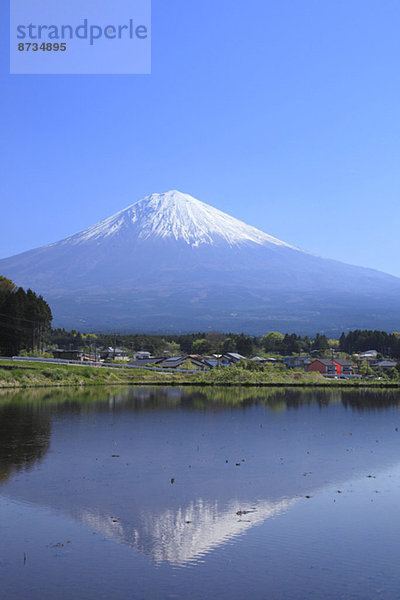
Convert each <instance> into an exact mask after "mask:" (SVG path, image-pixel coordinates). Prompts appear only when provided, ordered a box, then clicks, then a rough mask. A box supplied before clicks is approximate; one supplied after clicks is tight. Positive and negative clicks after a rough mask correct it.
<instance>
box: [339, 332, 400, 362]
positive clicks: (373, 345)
mask: <svg viewBox="0 0 400 600" xmlns="http://www.w3.org/2000/svg"><path fill="white" fill-rule="evenodd" d="M339 348H340V350H341V351H342V352H346V353H347V354H354V353H355V352H357V353H359V352H365V351H366V350H377V351H378V352H380V353H381V354H383V355H385V356H391V357H392V358H400V333H396V332H395V333H386V331H369V330H361V329H356V330H355V331H350V332H349V333H348V334H347V335H346V334H344V333H342V335H341V336H340V339H339Z"/></svg>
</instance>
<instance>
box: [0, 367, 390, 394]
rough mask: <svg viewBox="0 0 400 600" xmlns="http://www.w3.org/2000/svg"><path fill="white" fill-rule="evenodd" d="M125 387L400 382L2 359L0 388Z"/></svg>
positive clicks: (280, 371) (234, 369)
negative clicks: (194, 371)
mask: <svg viewBox="0 0 400 600" xmlns="http://www.w3.org/2000/svg"><path fill="white" fill-rule="evenodd" d="M122 384H125V385H126V384H128V385H215V386H230V385H232V386H322V387H328V386H329V387H331V386H341V387H349V386H351V387H360V386H362V387H378V388H381V387H391V388H396V387H397V388H400V382H389V381H373V380H370V381H365V380H364V381H359V380H355V381H352V380H327V379H325V378H324V377H322V375H320V374H319V373H307V372H304V371H296V370H286V369H277V368H276V367H271V368H269V369H267V370H260V371H255V370H254V371H253V370H247V369H243V368H240V367H226V368H222V369H213V370H210V371H207V372H205V373H195V374H193V373H158V372H154V371H147V370H142V369H128V368H127V369H123V368H122V369H111V368H107V367H98V368H96V367H85V366H82V367H81V366H72V365H58V364H43V363H36V362H23V363H22V362H16V361H11V360H10V361H7V360H0V389H6V388H28V387H50V386H52V387H54V386H56V387H61V386H85V385H122Z"/></svg>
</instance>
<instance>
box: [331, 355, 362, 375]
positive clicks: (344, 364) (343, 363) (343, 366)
mask: <svg viewBox="0 0 400 600" xmlns="http://www.w3.org/2000/svg"><path fill="white" fill-rule="evenodd" d="M332 362H333V363H335V365H336V367H337V374H338V375H355V373H356V367H354V366H353V365H352V364H351V362H350V361H349V360H345V359H337V358H333V359H332Z"/></svg>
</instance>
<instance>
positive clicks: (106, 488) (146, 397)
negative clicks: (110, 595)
mask: <svg viewBox="0 0 400 600" xmlns="http://www.w3.org/2000/svg"><path fill="white" fill-rule="evenodd" d="M102 393H103V394H104V390H103V392H102ZM47 394H49V393H48V392H47ZM236 394H237V393H236ZM245 394H246V396H245V397H243V396H242V397H240V396H238V395H236V396H235V395H234V394H233V402H232V403H229V391H228V392H227V393H226V394H225V395H224V394H221V395H220V396H219V399H218V400H216V401H214V402H213V401H212V398H210V396H208V397H207V395H204V394H202V392H201V391H200V392H198V391H194V392H193V391H191V390H183V391H182V390H179V389H173V390H171V393H169V392H168V391H166V390H161V391H159V392H157V393H156V392H155V391H154V390H148V389H140V390H128V389H126V390H124V391H122V392H114V391H113V392H112V393H111V394H108V393H107V394H105V395H103V397H102V398H101V401H100V400H99V401H98V402H96V403H94V404H93V402H86V403H85V402H83V401H82V398H81V401H80V402H79V403H78V402H72V401H71V397H69V396H67V397H66V398H64V400H65V401H66V402H65V401H63V399H62V397H61V399H60V397H59V396H58V397H57V395H55V396H54V397H53V396H52V395H51V394H50V395H49V397H48V398H47V401H46V402H41V401H40V396H36V400H35V402H32V403H29V402H25V403H24V402H21V396H19V401H18V402H12V401H4V400H3V402H2V403H0V434H1V435H0V498H2V500H1V515H2V518H3V523H5V522H7V520H8V519H12V520H13V522H14V523H15V525H14V530H13V536H12V535H11V530H10V529H7V527H6V528H4V526H3V530H2V531H0V533H1V535H2V536H3V534H4V536H5V537H3V540H6V539H7V540H8V541H7V543H8V544H9V546H7V547H8V548H9V549H10V548H11V550H9V551H10V552H11V553H12V548H14V546H15V549H16V545H17V540H18V539H19V536H22V537H23V538H24V539H26V529H28V530H29V529H31V528H33V527H34V523H35V522H36V521H37V523H39V522H40V534H37V535H38V536H39V537H42V536H46V535H47V538H48V540H49V541H51V540H53V541H57V540H55V539H54V534H53V533H52V531H53V529H54V530H55V529H57V528H59V527H61V528H64V527H68V528H69V529H71V527H72V529H73V531H74V532H75V533H74V536H75V537H74V539H77V538H81V539H83V538H84V537H85V535H86V534H84V532H85V531H86V532H91V535H93V534H94V533H95V534H96V536H95V538H93V540H96V544H94V541H93V542H90V539H89V541H88V540H86V542H85V543H86V546H85V545H84V544H83V542H82V552H83V547H85V552H86V553H88V552H89V553H91V552H93V553H95V554H96V557H97V559H96V560H97V561H98V562H97V563H96V567H94V566H93V569H95V570H96V569H99V570H100V571H101V569H102V566H103V568H106V564H107V561H108V560H109V558H110V557H109V553H110V549H108V550H107V551H104V554H102V553H101V552H100V548H101V546H99V545H98V543H99V538H100V539H102V540H104V542H103V543H106V542H107V543H111V544H114V546H115V545H117V546H118V547H119V548H121V552H132V551H134V552H135V557H136V558H135V561H136V562H135V565H137V568H139V566H138V565H140V569H142V570H143V569H144V566H143V563H142V562H141V561H140V560H139V558H138V557H139V556H141V557H142V559H144V560H148V559H149V558H150V559H151V560H150V563H146V564H147V565H148V566H147V567H146V568H149V569H150V564H153V565H154V567H153V568H155V567H157V568H161V566H162V565H165V566H168V565H169V566H179V567H183V566H196V568H200V565H201V564H203V565H204V568H209V569H212V565H213V564H214V563H215V561H217V560H218V557H219V556H221V557H222V556H224V555H225V554H226V553H228V555H229V559H227V560H229V561H232V563H233V562H235V560H239V554H240V556H241V558H242V560H244V561H249V560H250V561H252V564H253V566H252V577H254V578H255V581H258V580H260V578H262V577H261V575H262V573H264V571H263V570H262V568H261V566H260V563H259V562H258V559H256V558H255V557H254V551H255V550H254V549H255V547H257V552H258V553H259V555H260V557H262V556H264V555H265V553H268V560H270V561H272V562H271V564H273V562H274V553H275V550H276V552H277V556H278V555H279V548H280V546H281V545H284V546H285V544H286V546H285V551H286V553H292V554H293V553H294V551H295V550H294V549H295V548H297V552H298V553H299V554H293V556H292V560H293V561H294V562H296V561H298V560H304V557H307V556H309V554H310V552H316V553H317V554H318V561H319V562H320V563H321V564H322V563H324V560H325V549H326V548H329V552H331V553H332V552H333V553H334V552H335V550H336V549H337V548H338V547H339V546H340V545H341V544H342V542H341V541H340V538H339V537H338V536H339V532H341V535H342V537H343V538H344V539H347V538H348V536H350V539H347V545H348V547H347V549H346V552H349V551H350V549H351V548H353V549H354V548H356V549H357V551H358V552H360V553H361V554H365V552H366V550H365V547H368V544H367V545H366V542H365V540H363V537H362V536H363V535H364V532H365V531H366V530H369V534H370V537H371V539H374V540H375V542H374V543H375V544H379V540H378V538H377V532H376V531H374V523H378V522H379V523H380V527H381V528H382V531H383V530H384V529H385V528H386V527H387V519H389V518H391V519H393V518H394V516H393V515H394V513H395V512H397V505H398V500H399V498H398V491H397V490H398V489H399V488H398V483H399V479H400V474H399V471H400V467H399V461H400V452H399V449H400V437H399V436H400V433H399V431H397V430H396V428H397V427H399V428H400V417H399V413H398V409H397V402H398V399H399V398H398V395H396V394H393V393H392V394H391V395H389V396H385V395H384V394H383V395H382V396H379V394H375V395H372V396H371V395H370V396H368V397H367V398H366V402H365V403H364V404H363V403H362V402H361V400H362V397H361V396H360V394H350V393H348V394H346V393H344V394H343V395H341V393H340V392H337V391H336V392H335V393H334V394H332V393H330V394H329V393H328V394H327V395H325V396H324V394H321V393H320V392H319V393H318V394H316V395H315V394H314V393H313V392H302V393H298V392H293V393H290V392H289V393H287V395H286V396H285V394H284V393H282V392H280V393H277V394H275V395H274V394H270V393H269V394H266V397H265V398H263V395H262V394H260V393H259V391H258V392H257V393H255V395H253V397H252V396H251V393H249V390H247V391H245ZM38 398H39V401H38ZM380 399H381V400H382V401H381V402H380ZM86 400H87V398H86ZM0 402H1V401H0ZM369 476H371V477H369ZM306 496H311V497H310V498H309V499H307V498H306ZM375 506H376V508H375ZM332 507H333V508H332ZM379 507H380V508H379ZM377 511H378V513H377ZM382 511H383V513H384V514H385V518H386V520H385V519H384V520H383V521H382V519H383V517H382ZM28 514H29V515H30V516H29V518H28ZM328 514H329V517H327V516H326V515H328ZM15 515H19V516H18V518H16V517H15ZM24 515H25V516H24ZM60 518H62V519H64V520H65V521H64V522H62V523H63V524H62V525H60V521H59V519H60ZM25 519H26V520H27V522H28V523H29V525H28V526H27V525H26V521H25ZM53 521H54V523H53ZM72 522H74V523H75V525H74V526H72V525H71V523H72ZM22 523H24V526H22ZM55 523H57V525H55ZM317 525H318V528H319V529H318V531H320V532H323V533H320V534H319V533H318V531H317V530H316V527H317ZM76 527H80V530H79V531H80V533H77V529H76ZM0 528H1V525H0ZM8 533H9V534H10V537H9V539H8V537H7V535H8ZM399 534H400V532H399ZM63 535H64V534H63ZM68 535H69V534H67V533H66V534H65V537H67V536H68ZM385 535H386V539H388V538H389V537H390V533H387V532H386V534H385ZM302 536H306V537H310V539H313V548H314V550H312V549H310V547H309V546H308V545H307V544H306V546H305V547H304V548H302V547H301V543H300V540H301V538H302ZM313 536H314V537H313ZM351 536H353V537H351ZM85 539H86V538H85ZM285 540H286V542H285ZM361 540H363V541H361ZM64 541H65V540H64ZM289 541H290V548H289V546H288V545H287V544H289ZM93 544H94V545H93ZM296 544H297V545H298V547H297V546H296ZM44 545H45V546H46V547H49V548H51V544H50V545H49V543H46V544H44ZM71 548H72V545H71V546H68V550H67V549H66V546H62V547H60V548H59V549H58V550H57V552H58V554H57V556H58V555H60V556H61V555H62V556H67V552H69V553H70V554H71V556H76V557H78V556H79V552H80V550H79V549H78V548H77V546H76V545H75V546H74V547H73V550H71ZM124 548H125V550H123V549H124ZM236 548H237V550H236ZM18 551H20V550H18ZM54 552H55V550H54ZM112 552H114V550H113V551H112ZM271 552H272V554H273V556H271ZM380 552H381V553H382V549H381V550H380ZM60 553H61V554H60ZM63 553H64V554H63ZM236 553H239V554H236ZM343 556H345V553H344V554H343ZM396 556H397V557H398V558H400V556H398V552H397V549H396V551H395V552H394V551H393V547H392V548H391V557H390V560H394V559H395V558H396ZM124 557H125V558H124ZM128 557H129V561H132V555H128V554H126V555H124V554H122V555H120V559H119V560H122V562H123V561H124V560H128ZM301 557H302V558H301ZM142 559H141V560H142ZM364 559H365V562H366V564H369V565H370V566H369V568H370V569H371V568H372V569H373V568H374V567H373V566H372V567H371V564H370V563H369V562H368V560H369V556H368V555H366V556H364ZM4 560H5V555H4V552H3V554H1V550H0V572H1V568H2V564H3V565H4V564H5V563H4V562H3V563H2V561H4ZM46 560H47V559H46ZM81 560H87V555H86V557H84V556H83V555H82V557H81ZM352 560H353V563H354V559H352ZM380 560H381V561H382V557H381V559H380ZM319 562H318V563H317V564H319ZM353 563H351V564H353ZM43 564H45V561H44V563H43ZM130 564H131V563H130ZM229 564H231V563H229ZM238 564H240V563H238ZM207 565H208V566H207ZM257 565H258V567H257ZM42 568H44V567H42ZM279 568H280V567H279V565H277V566H276V569H277V573H275V578H277V579H278V580H280V585H281V587H282V586H283V587H285V586H288V585H289V583H288V581H286V579H285V577H284V574H283V571H282V573H281V575H279ZM326 568H327V573H328V572H329V568H330V567H328V566H327V567H326ZM354 568H355V567H354ZM357 568H361V567H357ZM237 569H238V572H239V571H240V569H241V568H240V567H239V566H237ZM257 569H261V570H257ZM381 569H383V571H384V568H383V567H382V565H381ZM383 571H382V572H383ZM153 575H154V574H153ZM153 575H151V576H152V577H153ZM87 576H88V575H87V574H86V573H85V575H83V574H82V573H81V574H80V577H87ZM138 576H139V575H138ZM241 576H244V577H245V578H246V575H243V574H242V575H241ZM326 576H327V577H328V575H326ZM54 577H55V575H54ZM293 577H295V571H293ZM296 577H298V584H297V585H298V586H300V587H299V588H298V589H299V590H300V589H301V581H302V579H301V574H300V572H299V573H297V575H296ZM321 581H322V580H321ZM270 584H271V585H272V583H271V582H270ZM21 585H22V584H21ZM118 585H120V584H118ZM143 585H145V584H144V583H143ZM144 589H145V588H144ZM227 589H228V588H227ZM282 589H283V588H282ZM360 589H361V588H360ZM296 590H297V588H296ZM253 592H254V593H255V596H257V589H254V590H253ZM224 593H225V592H224V590H222V591H220V594H219V597H221V598H222V597H224ZM226 593H227V592H226ZM288 593H289V592H288ZM296 593H297V592H296ZM296 593H294V592H293V591H292V593H291V597H293V598H295V597H297V596H296ZM324 593H325V592H324ZM199 594H200V591H199ZM204 594H205V591H204ZM260 594H261V592H260ZM293 594H294V595H293ZM6 597H7V596H6ZM9 597H12V596H11V595H10V596H9ZM115 597H118V596H115ZM121 597H124V596H121ZM138 597H140V596H138ZM143 597H146V594H145V595H144V596H143ZM162 597H164V596H162ZM182 597H185V596H182ZM199 597H202V596H201V594H200V595H199ZM208 597H209V596H208ZM226 597H236V598H239V597H244V595H242V596H240V595H236V596H234V595H233V596H232V594H231V595H228V593H227V596H226ZM260 597H263V596H260ZM276 597H279V596H276ZM298 597H299V598H302V597H304V596H301V595H299V596H298ZM315 597H317V596H315ZM320 597H322V596H320ZM323 597H325V596H323ZM326 597H329V596H326ZM332 597H334V596H332ZM355 597H357V596H355ZM364 597H365V596H364ZM383 597H384V596H383ZM360 598H362V596H360Z"/></svg>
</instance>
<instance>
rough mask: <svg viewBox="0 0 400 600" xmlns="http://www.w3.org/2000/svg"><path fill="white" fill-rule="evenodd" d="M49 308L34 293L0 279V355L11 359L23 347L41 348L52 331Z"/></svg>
mask: <svg viewBox="0 0 400 600" xmlns="http://www.w3.org/2000/svg"><path fill="white" fill-rule="evenodd" d="M52 318H53V317H52V314H51V310H50V307H49V305H48V304H47V302H46V301H45V300H44V299H43V298H42V296H37V295H36V294H35V292H33V291H32V290H30V289H28V290H27V291H26V292H25V290H23V289H22V288H21V287H20V288H18V287H17V286H16V285H15V284H14V283H13V282H12V281H11V280H9V279H6V278H5V277H0V352H1V353H2V354H6V355H8V356H12V355H13V354H18V353H19V352H20V350H21V349H22V348H25V349H27V350H35V349H37V348H38V349H41V348H42V345H43V342H44V340H45V338H46V336H47V335H48V333H49V331H50V324H51V321H52Z"/></svg>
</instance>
